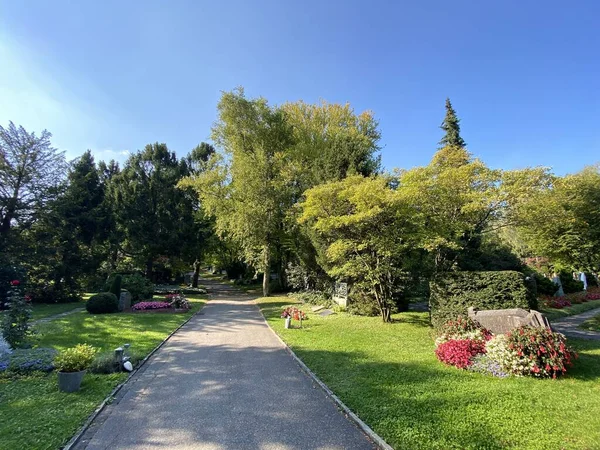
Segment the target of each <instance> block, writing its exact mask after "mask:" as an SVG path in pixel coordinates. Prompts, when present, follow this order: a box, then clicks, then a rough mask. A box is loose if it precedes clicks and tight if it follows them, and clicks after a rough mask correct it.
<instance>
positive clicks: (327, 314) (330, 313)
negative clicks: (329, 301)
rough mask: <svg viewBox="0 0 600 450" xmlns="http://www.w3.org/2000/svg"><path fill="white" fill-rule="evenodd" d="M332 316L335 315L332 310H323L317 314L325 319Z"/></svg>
mask: <svg viewBox="0 0 600 450" xmlns="http://www.w3.org/2000/svg"><path fill="white" fill-rule="evenodd" d="M332 314H335V313H334V312H333V311H332V310H330V309H324V310H323V311H321V312H320V313H319V315H320V316H321V317H327V316H330V315H332Z"/></svg>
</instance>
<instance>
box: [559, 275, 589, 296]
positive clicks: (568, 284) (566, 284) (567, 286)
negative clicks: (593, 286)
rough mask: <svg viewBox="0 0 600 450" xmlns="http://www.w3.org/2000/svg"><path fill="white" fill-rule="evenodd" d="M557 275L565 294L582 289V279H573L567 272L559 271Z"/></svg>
mask: <svg viewBox="0 0 600 450" xmlns="http://www.w3.org/2000/svg"><path fill="white" fill-rule="evenodd" d="M559 276H560V282H561V284H562V287H563V291H564V292H565V294H573V293H575V292H581V291H583V281H579V280H574V279H573V275H572V274H570V273H569V272H564V271H563V272H560V274H559Z"/></svg>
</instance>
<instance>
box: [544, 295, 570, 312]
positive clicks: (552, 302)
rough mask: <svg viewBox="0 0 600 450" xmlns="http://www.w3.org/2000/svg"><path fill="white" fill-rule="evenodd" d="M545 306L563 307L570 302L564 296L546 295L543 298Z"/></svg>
mask: <svg viewBox="0 0 600 450" xmlns="http://www.w3.org/2000/svg"><path fill="white" fill-rule="evenodd" d="M544 303H545V305H546V307H547V308H555V309H563V308H565V307H567V306H571V305H572V303H571V302H570V301H569V300H567V299H566V298H564V297H548V298H545V299H544Z"/></svg>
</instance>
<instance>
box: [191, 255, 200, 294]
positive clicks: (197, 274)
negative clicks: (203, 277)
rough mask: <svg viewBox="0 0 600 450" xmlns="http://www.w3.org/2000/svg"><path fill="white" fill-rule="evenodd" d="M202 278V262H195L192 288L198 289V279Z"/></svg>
mask: <svg viewBox="0 0 600 450" xmlns="http://www.w3.org/2000/svg"><path fill="white" fill-rule="evenodd" d="M199 277H200V261H198V260H196V261H194V277H193V278H192V287H195V288H197V287H198V278H199Z"/></svg>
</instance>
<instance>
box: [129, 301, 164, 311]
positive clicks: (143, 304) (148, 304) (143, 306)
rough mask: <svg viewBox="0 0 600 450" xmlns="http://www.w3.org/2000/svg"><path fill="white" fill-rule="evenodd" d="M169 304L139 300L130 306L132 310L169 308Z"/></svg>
mask: <svg viewBox="0 0 600 450" xmlns="http://www.w3.org/2000/svg"><path fill="white" fill-rule="evenodd" d="M169 308H171V304H170V303H167V302H139V303H136V304H135V305H133V306H132V307H131V310H132V311H149V310H152V309H169Z"/></svg>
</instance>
